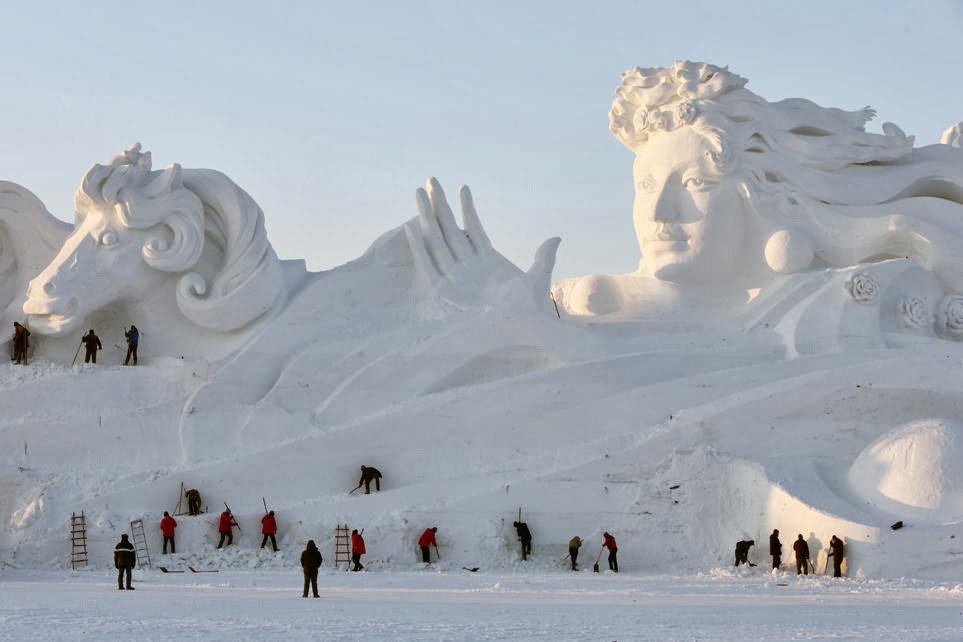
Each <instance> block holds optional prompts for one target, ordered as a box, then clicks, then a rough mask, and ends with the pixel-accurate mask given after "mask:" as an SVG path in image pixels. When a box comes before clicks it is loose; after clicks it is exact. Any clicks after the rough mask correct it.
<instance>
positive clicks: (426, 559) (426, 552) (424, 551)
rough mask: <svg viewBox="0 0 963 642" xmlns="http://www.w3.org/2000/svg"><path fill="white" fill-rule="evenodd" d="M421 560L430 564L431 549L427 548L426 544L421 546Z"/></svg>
mask: <svg viewBox="0 0 963 642" xmlns="http://www.w3.org/2000/svg"><path fill="white" fill-rule="evenodd" d="M421 561H422V562H424V563H425V564H431V551H429V550H428V547H427V546H422V547H421Z"/></svg>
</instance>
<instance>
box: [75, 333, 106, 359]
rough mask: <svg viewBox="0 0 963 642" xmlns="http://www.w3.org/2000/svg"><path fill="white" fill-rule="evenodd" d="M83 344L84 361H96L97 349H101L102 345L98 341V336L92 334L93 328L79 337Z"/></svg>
mask: <svg viewBox="0 0 963 642" xmlns="http://www.w3.org/2000/svg"><path fill="white" fill-rule="evenodd" d="M80 342H81V343H82V344H84V348H85V351H84V363H97V351H98V350H103V348H104V346H103V345H101V343H100V337H98V336H97V335H96V334H94V331H93V329H91V330H90V332H88V333H87V334H85V335H84V336H83V338H81V339H80Z"/></svg>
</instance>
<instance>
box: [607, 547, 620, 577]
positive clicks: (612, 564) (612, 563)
mask: <svg viewBox="0 0 963 642" xmlns="http://www.w3.org/2000/svg"><path fill="white" fill-rule="evenodd" d="M618 552H619V549H617V548H613V549H612V550H611V551H609V570H611V571H612V572H613V573H618V572H619V561H618V560H617V559H615V554H616V553H618Z"/></svg>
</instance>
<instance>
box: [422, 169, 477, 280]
mask: <svg viewBox="0 0 963 642" xmlns="http://www.w3.org/2000/svg"><path fill="white" fill-rule="evenodd" d="M428 199H429V200H430V201H431V206H432V210H433V211H434V214H435V218H436V219H437V221H438V227H439V228H440V229H441V233H442V235H443V236H444V237H445V242H447V243H448V247H449V249H451V253H452V255H453V256H454V257H455V260H456V261H458V262H462V261H464V260H465V259H467V258H468V257H469V256H470V255H471V246H470V245H469V244H468V241H467V240H466V239H465V233H464V232H462V231H461V230H460V229H458V225H457V224H456V223H455V215H454V214H452V212H451V206H449V205H448V199H447V198H446V197H445V191H444V190H443V189H442V188H441V183H439V182H438V179H436V178H434V177H432V178H430V179H428Z"/></svg>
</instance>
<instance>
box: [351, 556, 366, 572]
mask: <svg viewBox="0 0 963 642" xmlns="http://www.w3.org/2000/svg"><path fill="white" fill-rule="evenodd" d="M351 561H352V562H354V568H353V569H352V570H355V571H360V570H361V569H363V568H364V566H362V565H361V555H360V554H358V553H355V554H354V555H352V556H351Z"/></svg>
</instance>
